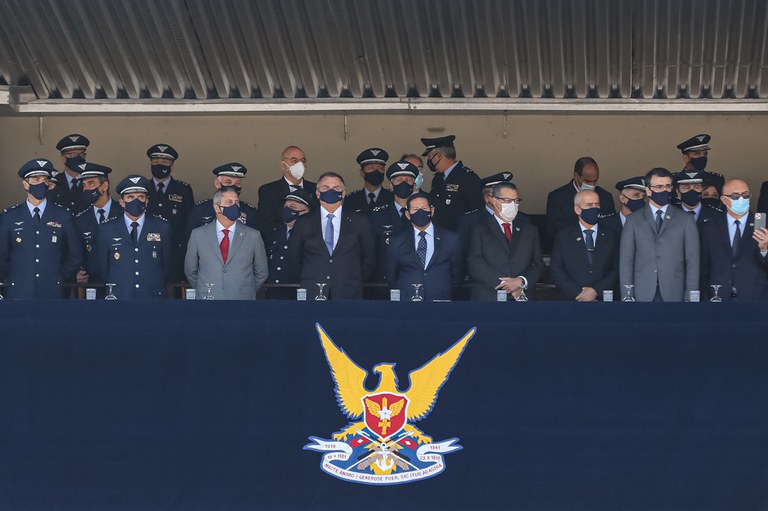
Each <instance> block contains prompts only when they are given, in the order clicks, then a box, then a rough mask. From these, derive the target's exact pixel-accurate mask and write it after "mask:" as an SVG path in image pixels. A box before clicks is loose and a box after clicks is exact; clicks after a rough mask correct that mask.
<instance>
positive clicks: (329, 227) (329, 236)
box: [323, 213, 333, 255]
mask: <svg viewBox="0 0 768 511" xmlns="http://www.w3.org/2000/svg"><path fill="white" fill-rule="evenodd" d="M326 218H328V223H327V224H325V236H324V237H323V239H324V240H325V246H326V247H328V254H331V255H332V254H333V213H329V214H328V216H327V217H326Z"/></svg>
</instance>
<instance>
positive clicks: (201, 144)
mask: <svg viewBox="0 0 768 511" xmlns="http://www.w3.org/2000/svg"><path fill="white" fill-rule="evenodd" d="M504 126H505V122H504V115H503V113H493V114H467V113H457V114H455V115H451V114H433V113H406V114H401V113H398V114H367V113H352V114H349V115H348V116H347V131H346V137H345V123H344V115H343V114H303V115H301V114H279V115H230V116H221V115H220V116H184V115H179V116H173V117H162V116H119V117H118V116H46V117H43V118H42V130H41V129H40V118H38V117H37V116H21V115H14V114H12V113H11V112H10V111H9V110H7V109H6V111H5V112H3V111H2V110H0V168H2V169H3V174H2V176H1V177H0V184H1V185H2V186H0V205H3V206H7V205H11V204H14V203H16V202H19V201H20V200H21V198H22V197H23V194H22V192H21V189H20V183H19V180H18V177H17V174H16V172H17V170H18V168H19V167H20V166H21V164H22V163H24V162H26V161H28V160H30V159H32V158H35V157H45V158H49V159H52V160H53V161H54V163H56V164H60V159H59V155H58V152H57V151H56V149H55V147H54V146H55V145H56V142H57V141H58V140H59V139H60V138H61V137H62V136H64V135H67V134H69V133H82V134H84V135H86V136H87V137H89V138H90V139H91V147H90V149H89V151H88V160H89V161H93V162H96V163H102V164H105V165H109V166H111V167H112V168H113V169H114V173H113V176H114V178H113V180H112V182H113V189H114V185H115V184H116V183H117V181H118V180H119V179H121V178H122V177H124V176H125V175H127V174H129V173H133V172H139V173H144V174H145V175H147V176H149V162H148V159H147V157H146V149H147V148H148V147H149V146H150V145H152V144H154V143H159V142H166V143H169V144H171V145H172V146H174V147H175V148H176V149H177V150H178V151H179V153H180V159H179V160H178V162H177V163H176V165H175V167H174V175H175V176H177V177H178V178H179V179H182V180H185V181H188V182H189V183H191V184H192V186H193V188H194V190H195V197H196V199H198V200H200V199H202V198H207V197H208V196H210V195H211V190H212V180H213V175H212V174H211V169H212V168H214V167H215V166H218V165H220V164H223V163H227V162H231V161H237V162H240V163H243V164H245V166H246V167H247V168H248V177H247V179H246V181H245V182H244V191H243V198H244V199H245V200H248V201H250V202H253V203H255V202H256V197H257V195H256V191H257V188H258V186H259V185H261V184H263V183H266V182H268V181H272V180H274V179H277V177H279V176H280V175H281V173H280V169H279V158H280V152H281V150H282V148H283V147H284V146H286V145H289V144H295V145H298V146H300V147H302V148H303V149H304V150H305V152H306V154H307V158H308V160H309V162H308V173H307V176H308V178H309V179H311V180H315V179H316V178H317V176H318V175H319V174H320V173H321V172H323V171H326V170H335V171H337V172H340V173H341V174H342V175H344V176H345V178H346V179H347V180H348V185H347V186H348V189H349V190H352V189H357V188H359V187H360V186H361V178H359V176H358V174H357V166H356V164H355V157H356V156H357V154H358V153H359V152H360V151H361V150H362V149H364V148H366V147H371V146H380V147H383V148H385V149H386V150H387V151H389V153H390V156H391V159H390V161H394V160H393V159H392V158H398V157H399V156H400V154H402V153H403V152H419V153H420V152H421V147H422V146H421V144H420V143H419V137H423V136H439V135H443V134H455V135H456V136H457V140H456V145H457V150H458V153H459V157H460V159H462V160H463V161H464V162H465V163H466V164H467V165H469V166H470V167H472V168H473V169H474V170H475V172H477V173H478V174H479V175H480V176H486V175H489V174H492V173H495V172H499V171H501V170H511V171H512V172H514V174H515V178H514V181H515V183H516V184H518V186H519V187H520V193H521V197H522V198H523V199H524V204H523V207H522V209H523V210H524V211H526V212H529V213H542V212H544V209H545V203H546V196H547V193H548V192H549V191H550V190H552V189H553V188H556V187H557V186H560V185H562V184H563V183H565V182H567V181H568V180H569V179H570V176H571V173H572V169H573V162H574V161H575V160H576V158H578V157H580V156H585V155H590V156H592V157H594V158H595V159H596V160H597V162H598V164H599V165H600V170H601V176H600V183H601V185H602V186H603V187H605V188H608V189H610V190H611V191H614V188H613V185H614V183H615V182H616V181H618V180H621V179H624V178H626V177H630V176H633V175H638V174H641V173H644V172H645V171H646V170H648V169H649V168H651V167H654V166H663V167H667V168H669V169H670V170H673V171H676V170H679V169H680V168H681V167H682V164H681V158H680V153H679V151H678V150H677V149H676V148H675V145H676V144H677V143H678V142H680V141H682V140H685V139H686V138H688V137H690V136H693V135H695V134H698V133H702V132H703V133H709V134H711V135H712V142H711V144H710V145H711V146H712V148H713V149H712V151H711V152H710V163H709V166H708V167H707V168H708V170H714V171H719V172H722V173H723V174H725V175H726V177H740V178H744V179H746V180H747V182H748V183H749V184H750V186H751V187H752V191H753V193H757V192H758V191H759V186H760V183H761V182H762V181H764V180H768V171H767V169H768V164H767V163H766V154H768V153H766V151H765V149H764V147H765V146H766V145H768V140H766V136H767V135H768V115H744V114H735V115H711V114H706V115H704V114H700V115H689V114H685V115H683V114H642V115H641V114H636V113H630V114H607V115H606V114H601V115H598V114H568V113H557V114H514V113H510V114H508V117H507V127H506V137H505V136H504ZM41 135H42V136H41ZM429 181H430V177H429V176H427V178H426V182H427V183H429ZM428 188H429V186H427V189H428Z"/></svg>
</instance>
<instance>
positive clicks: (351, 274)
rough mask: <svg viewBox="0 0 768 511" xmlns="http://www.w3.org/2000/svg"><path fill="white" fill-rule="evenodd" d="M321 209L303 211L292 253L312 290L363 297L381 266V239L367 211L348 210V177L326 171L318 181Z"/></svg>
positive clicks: (340, 296)
mask: <svg viewBox="0 0 768 511" xmlns="http://www.w3.org/2000/svg"><path fill="white" fill-rule="evenodd" d="M316 194H317V198H318V199H319V201H320V207H319V208H318V210H316V211H313V212H311V213H309V214H307V215H304V216H301V217H299V218H298V219H297V220H296V224H295V225H294V226H293V233H292V234H291V239H290V240H289V241H288V258H289V260H290V261H291V262H292V263H293V264H294V265H295V266H294V268H295V274H296V275H300V284H301V287H303V288H305V289H307V291H308V293H309V296H314V295H316V293H319V292H320V289H319V288H320V286H318V285H317V284H325V287H324V289H323V291H322V292H323V294H324V296H325V297H326V298H330V299H333V300H360V299H362V297H363V282H365V281H368V280H369V279H370V278H371V277H372V276H373V272H374V269H375V268H376V243H375V240H374V237H373V229H372V228H371V224H370V221H369V220H368V217H367V216H365V215H363V214H360V213H355V212H354V211H352V212H350V211H346V210H345V209H346V208H344V207H343V205H342V203H343V200H344V194H345V192H344V179H343V178H342V177H341V176H340V175H338V174H336V173H335V172H326V173H325V174H323V175H322V176H320V179H319V180H318V182H317V190H316Z"/></svg>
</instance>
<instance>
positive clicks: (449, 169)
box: [443, 162, 459, 179]
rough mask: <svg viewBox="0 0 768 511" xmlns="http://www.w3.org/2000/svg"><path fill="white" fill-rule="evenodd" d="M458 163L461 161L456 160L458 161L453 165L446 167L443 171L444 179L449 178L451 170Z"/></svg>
mask: <svg viewBox="0 0 768 511" xmlns="http://www.w3.org/2000/svg"><path fill="white" fill-rule="evenodd" d="M458 164H459V162H456V163H454V164H453V165H451V166H450V167H448V168H447V169H445V172H443V179H448V174H450V173H451V171H452V170H453V169H454V168H455V167H456V165H458Z"/></svg>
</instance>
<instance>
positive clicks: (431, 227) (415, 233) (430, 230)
mask: <svg viewBox="0 0 768 511" xmlns="http://www.w3.org/2000/svg"><path fill="white" fill-rule="evenodd" d="M420 232H422V231H420V230H418V229H417V228H416V227H414V228H413V236H414V237H415V238H416V239H417V240H418V239H419V233H420ZM423 232H426V233H427V237H429V236H432V237H433V238H434V237H435V224H433V223H432V222H429V225H428V226H427V228H426V229H424V231H423Z"/></svg>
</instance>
